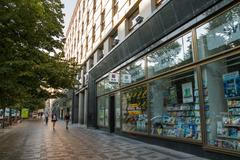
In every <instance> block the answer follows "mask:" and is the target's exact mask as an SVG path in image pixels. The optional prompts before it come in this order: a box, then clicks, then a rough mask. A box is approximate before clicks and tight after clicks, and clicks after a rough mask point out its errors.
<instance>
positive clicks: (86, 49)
mask: <svg viewBox="0 0 240 160" xmlns="http://www.w3.org/2000/svg"><path fill="white" fill-rule="evenodd" d="M87 51H88V36H87V37H86V52H87Z"/></svg>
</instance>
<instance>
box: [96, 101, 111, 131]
mask: <svg viewBox="0 0 240 160" xmlns="http://www.w3.org/2000/svg"><path fill="white" fill-rule="evenodd" d="M97 102H98V104H97V111H98V116H97V124H98V126H102V127H108V108H109V97H108V96H102V97H99V98H98V100H97Z"/></svg>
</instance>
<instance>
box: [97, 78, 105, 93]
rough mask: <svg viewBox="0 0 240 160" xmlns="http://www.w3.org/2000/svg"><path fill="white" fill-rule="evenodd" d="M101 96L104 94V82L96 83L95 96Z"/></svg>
mask: <svg viewBox="0 0 240 160" xmlns="http://www.w3.org/2000/svg"><path fill="white" fill-rule="evenodd" d="M102 94H104V80H101V81H100V82H98V83H97V95H98V96H99V95H102Z"/></svg>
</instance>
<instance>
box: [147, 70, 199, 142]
mask: <svg viewBox="0 0 240 160" xmlns="http://www.w3.org/2000/svg"><path fill="white" fill-rule="evenodd" d="M149 94H150V95H149V97H150V106H149V107H150V112H151V134H152V135H157V136H169V137H178V138H188V139H193V140H201V126H200V122H201V121H200V107H199V98H198V85H197V78H196V73H195V71H189V72H186V73H182V74H179V75H174V76H171V77H168V78H163V79H160V80H156V81H153V82H151V83H150V93H149Z"/></svg>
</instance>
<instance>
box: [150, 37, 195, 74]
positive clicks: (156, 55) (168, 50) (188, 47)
mask: <svg viewBox="0 0 240 160" xmlns="http://www.w3.org/2000/svg"><path fill="white" fill-rule="evenodd" d="M147 60H148V77H152V76H154V75H157V74H159V73H162V72H165V71H167V70H169V69H172V68H175V67H178V66H181V65H184V64H187V63H191V62H193V56H192V33H188V34H186V35H184V36H182V37H180V38H179V39H177V40H175V41H174V42H171V43H169V44H167V45H165V46H163V47H161V48H159V49H157V50H156V51H155V52H153V53H151V54H149V55H148V56H147Z"/></svg>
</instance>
